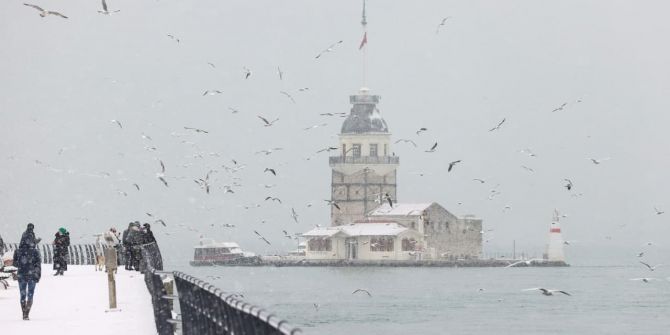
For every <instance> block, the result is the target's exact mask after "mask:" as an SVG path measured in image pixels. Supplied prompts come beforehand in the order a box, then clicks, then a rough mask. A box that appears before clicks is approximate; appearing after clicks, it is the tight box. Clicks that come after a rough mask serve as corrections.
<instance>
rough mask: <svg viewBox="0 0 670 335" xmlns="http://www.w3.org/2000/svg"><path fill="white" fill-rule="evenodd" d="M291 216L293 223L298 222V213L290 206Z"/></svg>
mask: <svg viewBox="0 0 670 335" xmlns="http://www.w3.org/2000/svg"><path fill="white" fill-rule="evenodd" d="M291 217H293V221H295V223H298V213H296V212H295V208H291Z"/></svg>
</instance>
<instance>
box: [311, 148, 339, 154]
mask: <svg viewBox="0 0 670 335" xmlns="http://www.w3.org/2000/svg"><path fill="white" fill-rule="evenodd" d="M337 149H339V148H337V147H326V148H323V149H321V150H319V151H317V152H316V153H317V154H318V153H320V152H324V151H326V152H331V151H333V150H337Z"/></svg>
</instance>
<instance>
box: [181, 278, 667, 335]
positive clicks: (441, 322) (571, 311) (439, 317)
mask: <svg viewBox="0 0 670 335" xmlns="http://www.w3.org/2000/svg"><path fill="white" fill-rule="evenodd" d="M181 270H183V271H186V272H188V273H189V274H192V275H194V276H196V277H199V278H201V279H204V280H207V281H209V282H211V283H212V284H215V285H217V286H218V287H219V288H221V289H223V290H224V291H228V292H236V293H242V294H244V296H245V298H246V300H248V301H249V302H252V303H254V304H257V305H260V306H263V307H266V308H267V309H269V310H270V311H272V312H274V313H276V314H277V315H280V316H282V317H284V318H285V319H287V320H289V321H290V322H291V323H292V324H293V325H296V326H299V327H301V328H303V330H304V331H305V333H306V334H347V335H353V334H494V333H495V334H670V281H668V280H666V277H668V276H670V272H669V271H667V269H666V270H665V271H664V269H659V270H657V271H655V272H649V271H648V270H646V269H643V268H640V267H569V268H375V267H371V268H325V267H324V268H301V267H296V268H289V267H286V268H276V267H182V268H181ZM210 276H221V278H220V279H215V278H212V277H210ZM643 276H646V277H656V278H662V279H663V281H655V282H652V283H649V284H645V283H643V282H640V281H631V280H630V279H631V278H637V277H643ZM531 287H546V288H552V289H562V290H565V291H568V292H570V293H571V294H572V296H564V295H560V296H551V297H546V296H543V295H541V294H540V293H539V292H534V291H533V292H523V291H522V290H523V289H525V288H531ZM356 288H365V289H368V290H369V291H370V292H371V293H372V297H371V298H370V297H368V296H367V295H365V294H356V295H352V294H351V292H352V291H353V290H355V289H356ZM479 289H484V290H483V291H480V290H479ZM315 303H316V304H318V305H319V308H318V310H317V309H316V308H315V307H314V305H313V304H315Z"/></svg>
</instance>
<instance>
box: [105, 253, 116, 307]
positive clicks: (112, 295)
mask: <svg viewBox="0 0 670 335" xmlns="http://www.w3.org/2000/svg"><path fill="white" fill-rule="evenodd" d="M116 268H117V259H116V249H114V248H107V249H105V271H107V284H108V286H109V309H115V308H116V280H115V279H114V273H116Z"/></svg>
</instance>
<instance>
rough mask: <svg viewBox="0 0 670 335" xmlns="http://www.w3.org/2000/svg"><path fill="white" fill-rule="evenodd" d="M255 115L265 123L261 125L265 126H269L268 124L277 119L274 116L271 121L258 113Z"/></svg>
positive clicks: (277, 119)
mask: <svg viewBox="0 0 670 335" xmlns="http://www.w3.org/2000/svg"><path fill="white" fill-rule="evenodd" d="M256 116H257V117H258V118H259V119H261V120H262V121H263V122H264V123H265V124H264V125H263V126H265V127H269V126H271V125H273V124H274V123H275V122H277V121H279V118H276V119H274V120H272V121H268V119H266V118H264V117H262V116H260V115H256Z"/></svg>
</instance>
